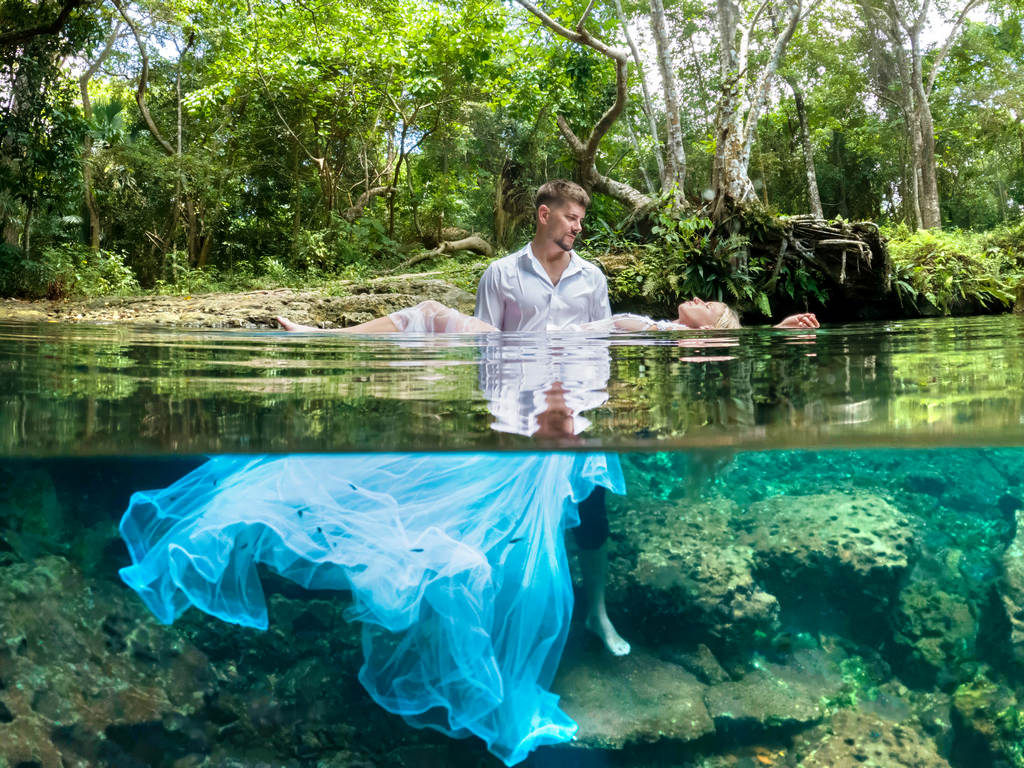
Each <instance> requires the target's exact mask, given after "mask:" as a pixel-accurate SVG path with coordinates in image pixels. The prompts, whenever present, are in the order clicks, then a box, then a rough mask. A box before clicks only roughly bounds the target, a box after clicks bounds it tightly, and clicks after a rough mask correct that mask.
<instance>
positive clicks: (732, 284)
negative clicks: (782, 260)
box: [587, 205, 771, 315]
mask: <svg viewBox="0 0 1024 768" xmlns="http://www.w3.org/2000/svg"><path fill="white" fill-rule="evenodd" d="M651 218H652V223H653V226H652V227H651V230H650V236H649V237H646V238H644V237H642V236H640V235H637V234H635V233H618V232H615V231H614V230H613V229H612V228H611V227H609V226H608V225H607V224H605V223H604V222H599V226H600V227H601V230H600V231H599V232H598V233H597V234H595V235H594V236H592V237H591V238H590V240H588V243H587V247H588V249H589V250H592V251H593V250H596V251H599V252H604V253H610V254H623V253H625V254H628V255H629V256H631V257H632V258H630V263H629V264H628V266H626V267H625V268H624V269H622V270H621V271H619V272H617V273H616V274H615V275H614V276H613V277H612V280H611V282H610V285H609V289H610V293H611V296H612V301H613V303H615V304H621V305H635V304H637V303H640V304H643V305H646V306H648V307H651V308H658V309H659V310H660V311H662V312H666V313H669V314H674V309H675V305H676V304H678V303H679V301H680V300H683V299H687V298H690V297H693V296H699V297H701V298H704V299H709V300H715V301H724V302H726V303H728V304H732V305H740V306H745V307H755V308H757V310H758V311H760V312H762V313H764V314H765V315H768V314H770V312H771V307H770V304H769V298H768V293H767V292H766V290H765V287H764V284H765V281H766V279H767V277H768V276H769V275H770V272H771V265H769V264H767V263H765V262H764V261H763V260H761V259H751V258H749V245H750V241H749V239H748V237H747V236H746V235H744V234H742V233H734V234H726V233H724V232H722V231H716V229H715V227H714V225H713V223H712V222H711V220H710V219H707V218H703V217H689V218H679V217H677V216H675V215H673V214H672V213H671V211H670V209H669V208H668V206H667V205H666V206H664V207H662V208H660V209H659V210H657V211H656V212H654V213H653V214H652V215H651Z"/></svg>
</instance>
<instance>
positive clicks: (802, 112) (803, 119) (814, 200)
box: [786, 78, 825, 219]
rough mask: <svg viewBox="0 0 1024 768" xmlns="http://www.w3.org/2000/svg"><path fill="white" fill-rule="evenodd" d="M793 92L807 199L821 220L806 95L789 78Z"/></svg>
mask: <svg viewBox="0 0 1024 768" xmlns="http://www.w3.org/2000/svg"><path fill="white" fill-rule="evenodd" d="M786 81H787V82H788V83H789V87H790V88H791V89H792V90H793V101H794V102H795V103H796V116H797V120H799V122H800V147H801V149H802V150H803V153H804V168H805V169H806V170H807V199H808V202H809V203H810V205H811V213H813V214H814V215H815V216H817V217H818V218H819V219H823V218H825V212H824V211H823V210H822V208H821V195H820V194H819V193H818V174H817V173H816V172H815V170H814V148H813V147H812V146H811V130H810V127H809V126H808V124H807V106H806V105H805V104H804V94H803V92H802V91H801V90H800V88H799V86H797V84H796V79H795V78H787V79H786Z"/></svg>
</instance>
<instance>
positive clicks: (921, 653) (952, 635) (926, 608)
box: [893, 581, 978, 686]
mask: <svg viewBox="0 0 1024 768" xmlns="http://www.w3.org/2000/svg"><path fill="white" fill-rule="evenodd" d="M893 624H894V627H893V628H894V630H895V631H894V639H895V641H896V643H897V644H898V645H899V646H900V647H901V648H902V649H903V651H904V653H905V655H906V656H905V658H904V659H903V660H902V661H901V670H900V673H901V675H902V676H903V677H904V678H905V679H908V681H911V682H914V683H915V684H921V685H933V684H936V683H937V684H939V685H940V686H942V685H947V684H949V683H952V682H954V676H955V675H956V672H957V669H958V666H959V664H961V663H962V662H964V661H967V660H971V659H973V658H974V656H975V639H976V637H977V635H978V622H977V620H976V619H975V618H974V616H973V614H972V613H971V609H970V606H969V605H968V603H967V601H966V599H965V598H964V597H962V596H960V595H951V594H949V593H947V592H945V591H943V590H942V589H939V588H938V587H937V586H936V585H935V584H934V583H933V582H930V581H913V582H911V583H910V584H909V585H907V586H906V587H905V588H904V589H903V590H902V591H901V592H900V595H899V602H898V605H897V609H896V611H895V613H894V616H893Z"/></svg>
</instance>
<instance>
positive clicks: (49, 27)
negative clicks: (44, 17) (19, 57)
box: [0, 0, 91, 46]
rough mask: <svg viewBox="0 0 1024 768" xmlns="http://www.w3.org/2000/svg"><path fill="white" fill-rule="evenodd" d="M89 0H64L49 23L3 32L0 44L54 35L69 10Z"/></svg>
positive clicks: (22, 41) (62, 24) (64, 20)
mask: <svg viewBox="0 0 1024 768" xmlns="http://www.w3.org/2000/svg"><path fill="white" fill-rule="evenodd" d="M89 2H91V0H64V5H63V7H62V8H61V9H60V13H58V14H57V18H55V19H54V20H53V21H51V22H50V23H49V24H38V25H36V26H34V27H29V28H28V29H16V30H14V31H13V32H4V33H3V34H2V35H0V46H8V45H18V44H19V43H27V42H28V41H29V40H31V39H32V38H33V37H38V36H40V35H55V34H57V33H58V32H60V31H61V29H63V28H64V24H66V23H67V20H68V17H69V16H70V15H71V12H72V11H74V10H75V9H76V8H80V7H81V6H83V5H86V4H88V3H89Z"/></svg>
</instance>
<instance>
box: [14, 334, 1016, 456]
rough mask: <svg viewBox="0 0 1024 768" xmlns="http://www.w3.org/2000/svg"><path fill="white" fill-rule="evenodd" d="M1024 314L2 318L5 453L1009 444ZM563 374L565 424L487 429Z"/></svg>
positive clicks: (526, 412)
mask: <svg viewBox="0 0 1024 768" xmlns="http://www.w3.org/2000/svg"><path fill="white" fill-rule="evenodd" d="M1022 324H1024V318H1021V317H1017V316H1001V317H983V318H968V319H945V320H924V321H911V322H901V323H886V324H858V325H848V326H839V327H834V328H825V329H822V330H821V331H818V332H816V333H813V334H801V333H799V332H792V331H775V330H767V329H765V330H761V329H744V330H742V331H733V332H728V333H700V334H678V333H676V334H673V333H660V334H659V333H649V334H642V335H641V334H636V335H628V334H624V335H615V336H609V337H595V336H587V335H580V334H561V335H558V334H556V335H551V336H532V335H520V334H505V335H490V336H472V335H466V336H445V337H440V336H433V337H431V336H408V335H402V336H399V335H393V336H377V337H357V336H348V335H337V334H335V335H317V334H311V335H288V334H285V333H269V332H263V333H254V332H224V331H192V330H190V331H169V330H168V331H164V330H139V329H137V328H125V327H114V326H107V327H86V326H67V325H54V324H44V325H31V324H20V325H19V324H0V371H2V376H0V418H2V422H3V424H4V425H5V426H4V429H3V430H2V433H0V453H4V454H7V455H25V454H30V455H68V454H111V453H133V452H141V453H164V452H221V451H295V450H300V451H361V450H448V449H450V450H466V449H487V450H493V449H498V450H502V449H513V450H515V449H532V448H535V447H537V446H538V445H541V446H554V445H558V446H562V447H569V448H575V447H579V448H598V447H604V448H608V449H617V450H631V449H641V450H651V449H671V448H677V447H687V446H699V445H730V446H734V447H738V448H739V447H780V446H790V447H801V446H819V445H861V444H886V443H889V442H890V441H892V440H898V441H899V443H900V444H901V445H906V444H916V445H932V444H963V443H970V444H1015V443H1019V442H1020V440H1021V437H1022V434H1024V425H1022V400H1024V334H1022V333H1021V331H1022V330H1024V329H1022ZM556 381H557V382H558V384H559V386H560V387H561V388H562V390H564V395H565V401H566V405H565V407H566V408H567V409H568V410H570V411H572V412H573V414H574V415H575V417H576V419H577V421H576V423H575V424H574V425H573V427H572V430H571V431H570V432H569V433H567V434H565V435H562V436H558V435H554V436H551V435H548V436H547V437H544V435H545V434H547V433H545V432H544V431H543V430H542V431H541V433H540V435H537V434H536V432H537V429H536V424H534V426H533V427H530V428H529V429H521V430H502V429H501V428H500V427H499V428H492V427H494V425H495V424H500V423H501V422H502V421H503V419H504V420H507V419H508V418H509V414H508V410H509V407H513V408H517V409H520V411H521V412H520V413H518V414H517V415H516V418H517V419H519V420H520V421H523V423H524V424H529V423H533V421H535V420H536V415H537V414H536V413H533V411H536V410H538V409H539V410H540V411H541V412H542V411H543V407H544V404H543V403H542V402H541V401H542V400H543V399H544V393H545V392H547V391H549V390H550V389H551V385H552V383H553V382H556ZM529 401H532V402H534V405H533V406H529V405H528V402H529ZM510 403H512V405H511V406H510ZM531 409H532V410H531ZM583 420H585V422H586V423H585V431H584V430H583V429H582V428H581V426H582V425H583V424H584V421H583ZM531 430H532V434H534V436H535V439H534V440H529V439H527V438H526V437H524V436H523V435H522V434H513V432H515V431H519V432H527V433H530V432H531Z"/></svg>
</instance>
